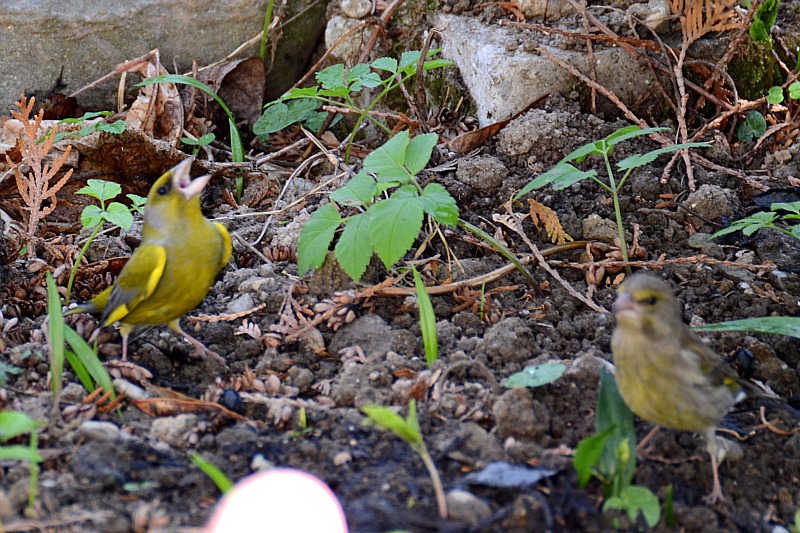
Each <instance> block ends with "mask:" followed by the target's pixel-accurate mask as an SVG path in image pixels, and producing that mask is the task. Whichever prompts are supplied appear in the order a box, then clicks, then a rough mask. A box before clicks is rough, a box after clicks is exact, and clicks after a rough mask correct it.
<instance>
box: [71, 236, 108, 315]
mask: <svg viewBox="0 0 800 533" xmlns="http://www.w3.org/2000/svg"><path fill="white" fill-rule="evenodd" d="M102 227H103V224H102V223H101V224H98V225H97V226H95V228H94V231H92V234H91V235H89V238H88V239H86V244H84V245H83V248H81V253H79V254H78V258H77V259H76V260H75V264H74V265H72V270H71V271H70V273H69V281H68V282H67V295H66V296H65V297H64V305H65V306H66V305H69V301H70V298H71V297H72V284H73V283H74V282H75V275H76V274H77V273H78V266H80V264H81V260H82V259H83V256H84V255H86V250H88V249H89V245H90V244H92V241H93V240H94V238H95V237H97V234H98V233H100V228H102Z"/></svg>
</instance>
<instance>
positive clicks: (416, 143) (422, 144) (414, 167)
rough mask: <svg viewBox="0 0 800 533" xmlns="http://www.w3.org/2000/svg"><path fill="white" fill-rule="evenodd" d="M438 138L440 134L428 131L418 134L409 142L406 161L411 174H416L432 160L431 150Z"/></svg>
mask: <svg viewBox="0 0 800 533" xmlns="http://www.w3.org/2000/svg"><path fill="white" fill-rule="evenodd" d="M438 140H439V136H438V135H436V134H435V133H426V134H424V135H417V136H416V137H414V138H413V139H412V140H411V142H410V143H408V148H406V154H405V161H404V162H405V165H406V167H407V168H408V171H409V172H411V174H413V175H415V176H416V175H417V174H418V173H419V172H420V171H421V170H422V169H423V168H425V165H427V164H428V161H430V160H431V152H433V147H434V146H436V142H437V141H438Z"/></svg>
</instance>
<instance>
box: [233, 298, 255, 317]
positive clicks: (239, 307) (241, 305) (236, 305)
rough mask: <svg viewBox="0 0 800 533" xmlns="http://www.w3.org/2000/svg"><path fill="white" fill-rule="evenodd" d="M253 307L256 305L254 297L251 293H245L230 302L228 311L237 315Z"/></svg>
mask: <svg viewBox="0 0 800 533" xmlns="http://www.w3.org/2000/svg"><path fill="white" fill-rule="evenodd" d="M253 307H255V302H254V301H253V297H252V296H251V295H250V294H249V293H244V294H241V295H240V296H239V297H237V298H236V299H234V300H233V301H232V302H230V303H229V304H228V306H227V312H228V313H230V314H233V315H235V314H237V313H243V312H244V311H247V310H249V309H252V308H253Z"/></svg>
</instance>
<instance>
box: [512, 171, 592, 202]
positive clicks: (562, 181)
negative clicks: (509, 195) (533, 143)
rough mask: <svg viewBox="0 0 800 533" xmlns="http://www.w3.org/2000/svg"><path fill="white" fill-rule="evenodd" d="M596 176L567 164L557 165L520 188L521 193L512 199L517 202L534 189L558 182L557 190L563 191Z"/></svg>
mask: <svg viewBox="0 0 800 533" xmlns="http://www.w3.org/2000/svg"><path fill="white" fill-rule="evenodd" d="M596 175H597V171H596V170H587V171H586V172H584V171H582V170H578V169H577V168H575V167H574V166H572V165H570V164H569V163H563V162H562V163H558V164H557V165H556V166H554V167H553V168H551V169H550V170H548V171H547V172H545V173H544V174H541V175H540V176H539V177H537V178H536V179H534V180H533V181H531V182H529V183H528V184H527V185H526V186H525V187H523V188H522V190H521V191H519V192H518V193H517V194H516V196H514V199H515V200H519V199H520V198H522V197H523V196H525V195H526V194H528V193H529V192H530V191H532V190H534V189H541V188H542V187H545V186H547V185H550V184H551V183H554V182H558V183H559V185H561V186H560V187H559V189H563V188H565V187H568V186H569V185H572V184H574V183H578V182H579V181H582V180H585V179H587V178H591V177H592V176H596Z"/></svg>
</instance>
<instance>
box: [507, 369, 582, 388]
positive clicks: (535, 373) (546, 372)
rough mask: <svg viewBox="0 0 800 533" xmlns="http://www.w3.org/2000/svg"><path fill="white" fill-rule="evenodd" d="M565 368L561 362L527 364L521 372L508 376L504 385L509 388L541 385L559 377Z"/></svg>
mask: <svg viewBox="0 0 800 533" xmlns="http://www.w3.org/2000/svg"><path fill="white" fill-rule="evenodd" d="M566 368H567V367H566V365H564V364H563V363H542V364H541V365H534V366H529V367H526V368H525V370H523V371H522V372H517V373H515V374H511V375H510V376H508V379H506V383H505V386H506V387H507V388H509V389H510V388H512V387H541V386H543V385H547V384H548V383H552V382H554V381H555V380H557V379H558V378H560V377H561V375H562V374H563V373H564V371H565V370H566Z"/></svg>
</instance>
